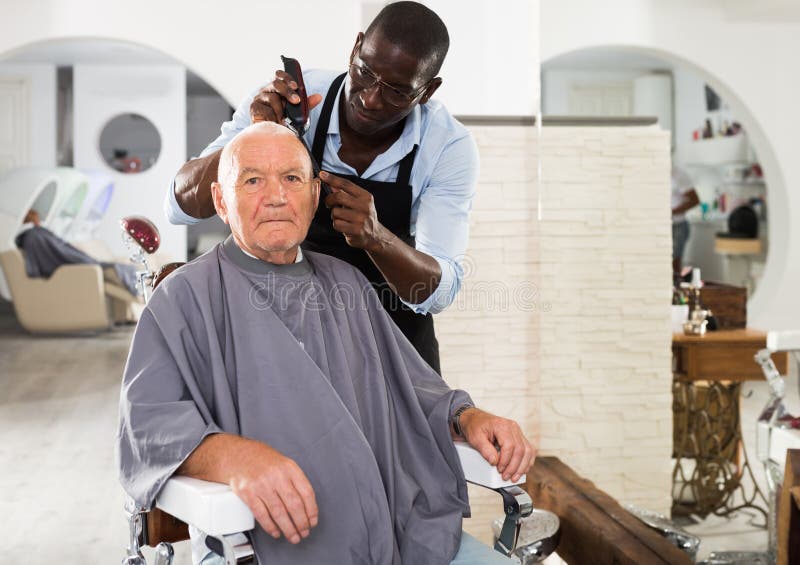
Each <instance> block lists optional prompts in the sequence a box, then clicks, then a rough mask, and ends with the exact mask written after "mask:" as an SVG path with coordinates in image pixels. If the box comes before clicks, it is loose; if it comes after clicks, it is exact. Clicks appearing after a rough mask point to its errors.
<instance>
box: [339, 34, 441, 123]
mask: <svg viewBox="0 0 800 565" xmlns="http://www.w3.org/2000/svg"><path fill="white" fill-rule="evenodd" d="M424 64H425V61H422V60H419V59H417V58H416V57H414V56H412V55H409V54H408V53H406V52H405V51H403V50H402V49H401V48H400V47H398V46H397V45H395V44H393V43H391V42H390V41H389V40H387V39H385V38H384V37H383V34H381V33H380V32H377V33H374V34H371V35H370V36H369V37H364V34H362V33H360V34H358V38H357V39H356V44H355V46H354V47H353V52H352V53H351V56H350V67H349V71H348V76H347V81H345V87H344V114H345V119H346V120H347V125H348V126H349V127H350V129H352V130H353V131H355V132H356V133H359V134H361V135H371V134H374V133H376V132H379V131H380V130H382V129H385V128H389V127H391V126H393V125H395V124H397V123H398V122H400V121H401V120H402V119H403V118H405V117H406V116H407V115H408V114H410V113H411V111H412V110H413V109H414V107H415V106H416V105H417V104H425V103H426V102H427V101H428V100H429V99H430V97H431V96H432V95H433V93H434V92H435V91H436V89H437V88H438V87H439V85H440V84H441V82H442V81H441V79H439V78H435V79H431V78H430V77H427V76H425V74H424V70H425V69H424ZM376 78H379V79H380V81H381V84H378V83H377V82H375V79H376ZM390 89H391V90H393V91H394V92H388V91H389V90H390ZM387 98H388V100H387Z"/></svg>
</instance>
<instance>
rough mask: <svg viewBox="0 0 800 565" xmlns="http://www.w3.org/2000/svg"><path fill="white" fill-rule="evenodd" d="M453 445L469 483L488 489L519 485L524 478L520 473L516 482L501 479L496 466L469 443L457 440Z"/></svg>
mask: <svg viewBox="0 0 800 565" xmlns="http://www.w3.org/2000/svg"><path fill="white" fill-rule="evenodd" d="M455 446H456V452H457V453H458V458H459V459H460V460H461V468H462V469H463V470H464V478H465V479H467V481H468V482H470V483H473V484H476V485H478V486H482V487H486V488H490V489H498V488H507V487H510V486H514V485H521V484H523V483H524V482H525V480H526V476H525V475H522V476H521V477H520V478H519V480H518V481H516V482H514V481H506V480H503V476H502V475H501V474H500V473H499V472H498V471H497V467H495V466H494V465H492V464H490V463H489V462H488V461H487V460H486V459H484V458H483V455H481V454H480V452H479V451H478V450H477V449H475V448H474V447H472V446H471V445H470V444H468V443H466V442H463V441H457V442H455Z"/></svg>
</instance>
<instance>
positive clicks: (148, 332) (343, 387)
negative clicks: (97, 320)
mask: <svg viewBox="0 0 800 565" xmlns="http://www.w3.org/2000/svg"><path fill="white" fill-rule="evenodd" d="M466 402H471V401H470V399H469V396H467V394H466V393H464V392H462V391H454V390H451V389H450V388H448V386H447V385H446V384H445V383H444V381H443V380H442V378H441V377H440V376H439V375H437V374H436V373H435V372H434V371H433V370H432V369H431V368H430V367H429V366H428V365H427V364H426V363H425V362H424V361H423V360H422V358H421V357H420V356H419V355H418V354H417V352H416V351H415V350H414V348H413V347H412V346H411V344H410V343H409V342H408V341H407V340H406V338H405V337H404V336H403V335H402V333H401V332H400V330H399V329H398V328H397V327H396V326H395V324H394V323H393V322H392V321H391V319H390V318H389V316H388V315H387V314H386V312H385V311H384V310H383V309H382V307H381V305H380V301H379V298H378V296H377V295H376V294H375V292H374V290H372V287H371V286H370V285H369V283H368V282H367V280H366V279H365V278H364V277H363V276H362V275H361V273H360V272H358V271H357V270H356V269H355V268H353V267H352V266H350V265H348V264H346V263H344V262H342V261H340V260H338V259H335V258H332V257H329V256H326V255H320V254H317V253H312V252H307V251H306V252H304V253H303V260H302V261H300V262H298V263H294V264H290V265H272V264H269V263H265V262H263V261H260V260H258V259H254V258H252V257H249V256H248V255H246V254H244V253H243V252H242V251H241V250H240V249H239V248H238V247H237V246H236V244H235V243H234V241H233V240H232V239H231V238H228V240H227V241H226V242H225V243H223V244H220V245H218V246H217V247H215V248H214V249H213V250H211V251H210V252H209V253H207V254H205V255H203V256H202V257H200V258H198V259H197V260H195V261H193V262H192V263H189V264H187V265H185V266H183V267H181V268H180V269H178V270H177V271H176V272H174V273H173V274H172V275H170V276H169V277H168V278H167V279H166V280H165V281H164V282H163V283H162V284H161V285H160V286H159V287H158V288H157V289H156V291H155V293H154V294H153V297H152V299H151V300H150V303H149V304H148V306H147V308H146V310H145V312H144V313H143V315H142V317H141V319H140V321H139V324H138V326H137V328H136V332H135V335H134V338H133V343H132V345H131V350H130V354H129V357H128V362H127V365H126V367H125V374H124V378H123V385H122V395H121V403H120V427H119V432H118V437H117V439H118V462H119V469H120V476H121V482H122V485H123V487H124V488H125V490H126V491H127V492H128V494H129V495H130V496H131V497H132V498H133V499H134V500H135V501H136V502H137V504H139V505H141V506H143V507H147V508H149V507H151V506H152V505H153V502H154V500H155V497H156V496H157V495H158V492H159V490H160V489H161V487H162V486H163V485H164V483H165V481H166V480H167V479H169V477H170V476H171V475H172V474H173V473H174V472H175V470H176V469H177V468H178V467H179V466H180V465H181V463H182V462H183V461H184V460H185V459H186V458H187V457H188V456H189V454H190V453H191V452H192V451H193V450H194V449H195V448H196V447H197V446H198V444H199V443H200V442H201V441H202V440H203V438H205V437H206V436H208V435H209V434H213V433H217V432H228V433H232V434H239V435H242V436H245V437H248V438H252V439H256V440H259V441H263V442H265V443H267V444H268V445H270V446H272V447H273V448H275V449H277V450H279V451H280V452H282V453H283V454H284V455H286V456H288V457H290V458H292V459H293V460H294V461H295V462H297V464H298V465H299V466H300V467H301V468H302V470H303V472H304V473H305V474H306V476H307V477H308V479H309V481H310V482H311V485H312V486H313V488H314V492H315V495H316V500H317V504H318V507H319V524H318V526H317V527H316V528H313V529H312V530H311V534H310V536H309V537H308V538H306V539H304V540H302V541H301V542H300V543H299V544H298V545H292V544H290V543H289V542H287V541H286V540H285V539H284V538H281V539H279V540H275V539H273V538H272V537H271V536H269V535H268V534H267V533H266V532H264V531H263V530H262V528H261V527H260V526H259V525H258V524H256V528H255V530H253V531H252V532H251V533H250V534H249V535H250V536H251V539H252V542H253V544H254V547H255V551H256V554H257V556H258V559H259V562H260V563H263V564H264V565H281V564H286V565H289V564H292V565H295V564H297V563H308V564H312V563H314V564H316V563H319V564H323V563H324V564H337V565H339V564H342V565H343V564H349V563H353V564H359V565H361V564H370V565H371V564H375V565H377V564H389V563H391V564H406V565H425V564H441V565H444V564H447V563H449V562H450V561H451V560H452V558H453V556H454V555H455V553H456V551H457V550H458V546H459V543H460V539H461V519H462V516H468V513H469V506H468V500H467V490H466V483H465V481H464V476H463V472H462V470H461V466H460V463H459V461H458V457H457V455H456V451H455V448H454V446H453V441H452V439H451V437H450V429H449V424H448V422H449V416H450V413H451V410H453V409H455V407H456V406H458V405H461V404H463V403H466Z"/></svg>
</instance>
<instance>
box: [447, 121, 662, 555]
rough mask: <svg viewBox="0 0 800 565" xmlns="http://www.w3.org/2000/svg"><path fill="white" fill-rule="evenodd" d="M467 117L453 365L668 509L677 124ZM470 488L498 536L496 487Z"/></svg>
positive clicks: (571, 460) (451, 314)
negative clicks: (464, 232)
mask: <svg viewBox="0 0 800 565" xmlns="http://www.w3.org/2000/svg"><path fill="white" fill-rule="evenodd" d="M470 129H471V130H472V132H473V134H474V135H475V138H476V140H477V142H478V145H479V148H480V152H481V178H480V185H479V188H478V194H477V197H476V199H475V206H474V210H473V214H472V219H471V235H470V246H469V250H468V253H467V257H466V259H465V270H466V271H467V273H468V276H467V277H466V278H465V282H464V287H463V288H462V291H461V293H460V295H459V297H458V299H457V301H456V303H455V304H454V305H453V306H452V307H451V308H450V309H448V310H447V311H446V312H445V313H443V314H440V315H439V316H437V334H438V336H439V341H440V345H441V353H442V369H443V372H444V375H445V378H446V379H447V380H448V382H449V383H450V384H451V385H452V386H456V387H459V388H464V389H466V390H468V391H469V392H470V393H471V394H472V396H473V398H475V400H476V401H477V402H478V403H479V405H480V406H482V407H484V408H486V409H488V410H490V411H493V412H495V413H498V414H502V415H504V416H508V417H511V418H514V419H516V420H518V421H519V422H521V423H522V424H523V425H524V427H525V429H526V432H527V434H528V435H529V437H532V438H534V439H535V441H536V442H537V444H538V445H539V448H540V452H541V453H544V454H553V455H556V456H558V457H560V458H561V459H562V460H563V461H565V462H566V463H567V464H568V465H570V466H572V467H573V468H574V469H575V470H576V471H577V472H578V473H580V474H582V475H583V476H585V477H587V478H589V479H591V480H593V481H594V482H595V483H596V484H597V485H598V486H599V487H600V488H602V489H604V490H606V491H608V492H609V493H610V494H611V495H612V496H614V497H615V498H617V499H618V500H620V501H622V502H633V503H635V504H637V505H640V506H643V507H646V508H650V509H653V510H656V511H659V512H664V513H668V511H669V506H670V498H669V493H670V481H671V477H670V471H671V469H670V451H671V443H672V428H671V421H672V420H671V417H672V416H671V402H672V400H671V394H670V382H671V372H670V338H671V334H670V329H669V307H668V305H669V299H670V288H671V275H670V272H671V271H670V269H671V267H670V254H671V232H670V212H669V168H670V167H669V137H668V134H667V133H665V132H661V131H659V130H657V129H655V128H650V127H630V128H619V127H617V128H597V127H592V128H577V127H552V128H544V129H543V132H542V139H541V141H539V140H538V139H537V133H536V129H535V128H532V127H522V126H519V127H516V126H475V127H472V128H470ZM540 147H541V151H539V148H540ZM539 155H541V159H542V163H541V164H542V182H541V183H540V182H539V181H538V180H537V167H538V158H539ZM540 190H541V205H542V209H541V218H542V219H541V220H539V219H538V212H539V210H538V209H537V206H538V203H539V191H540ZM471 498H472V506H473V519H472V520H469V521H467V522H466V523H465V528H466V529H467V531H469V532H470V533H472V534H473V535H476V536H478V537H479V538H481V539H484V540H488V538H489V537H490V533H489V530H488V528H487V524H488V523H489V522H490V521H491V519H492V518H494V517H497V516H499V515H500V513H501V511H502V509H501V505H500V501H499V497H498V496H497V495H496V494H494V493H491V492H485V491H483V490H482V489H473V490H471ZM534 502H535V501H534Z"/></svg>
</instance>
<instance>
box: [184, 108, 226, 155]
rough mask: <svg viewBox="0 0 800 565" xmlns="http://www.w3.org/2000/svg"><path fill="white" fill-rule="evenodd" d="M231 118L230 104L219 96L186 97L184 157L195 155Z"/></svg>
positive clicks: (214, 137)
mask: <svg viewBox="0 0 800 565" xmlns="http://www.w3.org/2000/svg"><path fill="white" fill-rule="evenodd" d="M230 118H231V113H230V106H229V105H228V103H227V102H225V100H223V99H222V98H220V97H219V96H210V95H208V96H206V95H203V96H187V97H186V157H187V159H188V158H191V157H197V156H198V155H200V153H201V152H202V151H203V149H205V148H206V146H207V145H208V144H209V143H211V141H212V140H214V139H216V137H217V136H218V135H219V126H220V125H221V124H222V123H223V122H226V121H228V120H229V119H230Z"/></svg>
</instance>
